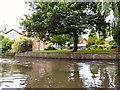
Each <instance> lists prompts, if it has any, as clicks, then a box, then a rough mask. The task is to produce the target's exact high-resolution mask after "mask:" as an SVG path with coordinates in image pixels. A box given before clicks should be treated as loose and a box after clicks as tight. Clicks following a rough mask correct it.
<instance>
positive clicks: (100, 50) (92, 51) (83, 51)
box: [33, 49, 116, 53]
mask: <svg viewBox="0 0 120 90" xmlns="http://www.w3.org/2000/svg"><path fill="white" fill-rule="evenodd" d="M33 52H58V53H59V52H72V50H36V51H33ZM106 52H108V53H116V52H115V51H113V50H102V49H99V50H78V51H77V52H75V53H106Z"/></svg>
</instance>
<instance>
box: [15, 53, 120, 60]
mask: <svg viewBox="0 0 120 90" xmlns="http://www.w3.org/2000/svg"><path fill="white" fill-rule="evenodd" d="M15 57H29V58H44V59H69V60H111V59H112V60H120V53H109V52H105V53H90V52H84V53H80V52H64V53H63V52H58V53H57V52H24V53H16V54H15Z"/></svg>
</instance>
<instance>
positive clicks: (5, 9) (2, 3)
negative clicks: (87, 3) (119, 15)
mask: <svg viewBox="0 0 120 90" xmlns="http://www.w3.org/2000/svg"><path fill="white" fill-rule="evenodd" d="M25 1H26V0H0V29H1V28H3V26H6V27H7V30H10V29H15V30H19V27H20V25H19V22H20V21H21V19H20V18H22V17H24V14H27V13H28V12H29V11H28V6H27V5H25V3H24V2H25ZM112 14H113V12H112ZM108 18H109V19H110V18H111V19H112V18H113V16H112V17H111V16H109V17H108Z"/></svg>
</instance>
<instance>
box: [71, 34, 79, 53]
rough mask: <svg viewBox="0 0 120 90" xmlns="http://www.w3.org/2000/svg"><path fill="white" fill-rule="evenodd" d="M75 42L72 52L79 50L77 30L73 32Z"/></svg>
mask: <svg viewBox="0 0 120 90" xmlns="http://www.w3.org/2000/svg"><path fill="white" fill-rule="evenodd" d="M73 42H74V46H73V51H72V52H76V51H77V44H78V34H77V33H76V32H73Z"/></svg>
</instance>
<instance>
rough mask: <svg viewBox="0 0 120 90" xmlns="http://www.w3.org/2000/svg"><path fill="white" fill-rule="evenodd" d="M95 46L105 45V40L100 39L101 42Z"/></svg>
mask: <svg viewBox="0 0 120 90" xmlns="http://www.w3.org/2000/svg"><path fill="white" fill-rule="evenodd" d="M97 44H98V45H104V44H106V41H105V39H102V40H99V41H98V42H97Z"/></svg>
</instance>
